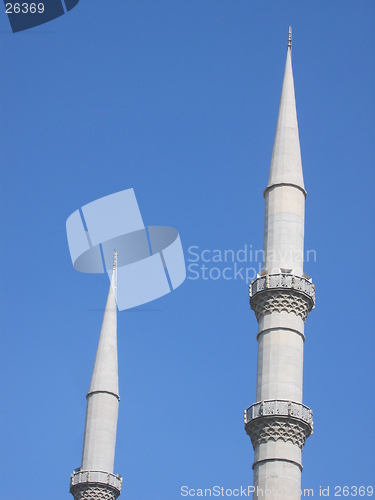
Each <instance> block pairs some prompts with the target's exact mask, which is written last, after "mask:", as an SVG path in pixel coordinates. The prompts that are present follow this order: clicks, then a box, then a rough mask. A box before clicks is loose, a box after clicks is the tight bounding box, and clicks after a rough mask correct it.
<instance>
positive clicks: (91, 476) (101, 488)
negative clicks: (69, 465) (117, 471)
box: [70, 469, 122, 500]
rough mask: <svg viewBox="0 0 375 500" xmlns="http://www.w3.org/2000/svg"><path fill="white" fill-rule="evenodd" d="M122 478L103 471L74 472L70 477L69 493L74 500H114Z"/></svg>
mask: <svg viewBox="0 0 375 500" xmlns="http://www.w3.org/2000/svg"><path fill="white" fill-rule="evenodd" d="M121 487H122V478H121V476H119V475H117V476H116V475H114V474H111V473H109V472H103V471H82V470H80V469H78V470H75V471H74V472H73V474H72V475H71V476H70V493H72V495H73V496H74V500H116V499H117V498H118V497H119V495H120V493H121Z"/></svg>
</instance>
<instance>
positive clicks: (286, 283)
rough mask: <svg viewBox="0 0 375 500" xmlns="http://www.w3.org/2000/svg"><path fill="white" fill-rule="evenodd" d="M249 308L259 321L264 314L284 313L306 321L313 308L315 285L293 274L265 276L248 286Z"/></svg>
mask: <svg viewBox="0 0 375 500" xmlns="http://www.w3.org/2000/svg"><path fill="white" fill-rule="evenodd" d="M249 296H250V306H251V309H253V311H254V312H255V315H256V318H257V320H258V321H259V320H260V318H261V317H262V316H264V315H265V314H269V313H272V312H274V311H276V312H282V311H286V312H288V313H294V314H296V315H297V316H301V318H302V319H303V321H305V320H306V318H307V315H308V313H309V312H310V311H311V309H313V308H314V307H315V285H314V284H313V283H312V281H311V279H308V278H305V277H302V276H295V275H294V274H284V273H279V274H266V275H264V276H259V278H257V279H256V280H255V281H252V282H251V284H250V285H249Z"/></svg>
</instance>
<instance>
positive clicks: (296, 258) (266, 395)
mask: <svg viewBox="0 0 375 500" xmlns="http://www.w3.org/2000/svg"><path fill="white" fill-rule="evenodd" d="M305 197H306V191H305V186H304V183H303V174H302V163H301V152H300V145H299V137H298V124H297V113H296V103H295V96H294V82H293V72H292V31H291V28H289V37H288V49H287V56H286V65H285V74H284V82H283V88H282V93H281V101H280V108H279V116H278V121H277V127H276V135H275V142H274V146H273V152H272V159H271V169H270V176H269V180H268V185H267V187H266V189H265V191H264V198H265V205H266V210H265V227H264V254H263V270H262V272H261V273H260V275H258V277H257V279H256V280H255V281H253V282H252V283H251V285H250V287H249V288H250V305H251V308H252V309H253V311H254V312H255V315H256V318H257V320H258V323H259V329H258V335H257V340H258V371H257V388H256V401H257V402H256V403H255V404H253V405H252V406H250V408H248V409H247V410H245V412H244V421H245V429H246V432H247V434H248V435H249V436H250V438H251V442H252V445H253V448H254V464H253V470H254V497H253V498H257V499H258V498H267V499H268V500H270V499H274V498H277V499H278V500H297V499H298V500H300V492H301V471H302V460H301V459H302V448H303V446H304V444H305V441H306V439H307V437H308V436H309V435H310V434H311V433H312V430H313V422H312V411H311V410H310V409H309V408H308V407H307V406H305V405H303V404H302V376H303V373H302V372H303V346H304V340H305V335H304V322H305V320H306V317H307V315H308V313H309V312H310V311H311V309H312V308H313V307H314V304H315V287H314V285H313V283H312V281H311V279H310V278H309V277H308V276H306V275H305V274H304V273H303V244H304V212H305Z"/></svg>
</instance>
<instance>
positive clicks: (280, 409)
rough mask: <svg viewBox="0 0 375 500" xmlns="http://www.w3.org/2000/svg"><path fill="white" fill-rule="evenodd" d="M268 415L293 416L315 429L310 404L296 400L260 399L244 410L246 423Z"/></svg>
mask: <svg viewBox="0 0 375 500" xmlns="http://www.w3.org/2000/svg"><path fill="white" fill-rule="evenodd" d="M268 416H281V417H292V418H294V419H298V420H301V421H303V422H305V423H306V424H308V425H309V426H310V427H311V431H312V429H313V413H312V410H310V408H309V407H308V406H305V405H304V404H302V403H296V402H295V401H287V400H284V399H272V400H269V401H260V402H258V403H255V404H253V405H251V406H250V407H249V408H247V409H246V410H245V411H244V423H245V425H246V424H248V423H249V422H251V421H252V420H254V419H257V418H260V417H268Z"/></svg>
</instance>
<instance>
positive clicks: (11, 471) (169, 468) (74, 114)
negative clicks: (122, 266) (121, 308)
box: [0, 0, 375, 500]
mask: <svg viewBox="0 0 375 500" xmlns="http://www.w3.org/2000/svg"><path fill="white" fill-rule="evenodd" d="M374 14H375V5H374V3H373V2H372V1H364V0H361V1H358V2H354V1H351V2H349V1H330V2H325V1H315V2H301V1H283V2H270V1H263V2H255V1H251V0H246V1H245V0H236V1H230V0H225V1H224V0H215V1H214V0H189V1H187V0H160V1H155V0H149V1H146V0H142V1H135V0H132V1H125V0H81V1H80V3H79V4H78V6H77V7H76V8H74V9H73V10H72V11H71V12H70V13H69V14H66V15H64V16H63V17H61V18H59V19H57V20H55V21H53V22H51V23H49V24H46V25H44V26H41V27H39V28H36V29H34V30H30V31H26V32H22V33H19V34H12V33H11V30H10V26H9V22H8V19H7V17H6V16H5V14H1V16H0V64H1V75H2V76H1V79H0V86H1V93H0V96H1V97H0V126H1V156H0V158H1V190H2V191H1V213H2V233H1V234H2V243H1V261H2V268H1V277H2V287H1V289H2V297H1V325H2V340H1V358H0V371H1V434H2V435H1V454H0V470H1V474H2V478H1V479H2V483H1V484H2V486H1V496H2V498H4V499H7V500H8V499H9V500H24V499H27V500H34V499H35V500H41V499H43V500H44V499H46V500H47V499H51V498H53V500H63V499H68V498H70V495H69V492H68V486H69V475H70V473H71V471H72V470H73V468H75V467H78V466H79V465H80V461H81V452H82V438H83V429H84V420H85V405H86V400H85V394H86V392H87V390H88V386H89V381H90V377H91V371H92V367H93V362H94V356H95V350H96V345H97V340H98V336H99V332H100V327H101V321H102V314H103V309H104V305H105V301H106V296H107V292H108V279H107V278H106V277H105V276H104V275H101V276H100V275H83V274H80V273H78V272H76V271H74V269H73V267H72V265H71V261H70V257H69V251H68V245H67V241H66V234H65V221H66V219H67V217H68V216H69V215H70V214H71V213H72V212H73V211H74V210H76V209H77V208H79V207H81V206H82V205H84V204H85V203H88V202H90V201H93V200H95V199H97V198H99V197H101V196H105V195H107V194H110V193H113V192H115V191H119V190H121V189H127V188H131V187H132V188H134V190H135V193H136V196H137V200H138V203H139V206H140V208H141V211H142V216H143V219H144V221H145V223H146V224H147V225H171V226H173V227H176V228H177V229H178V231H179V232H180V235H181V240H182V244H183V247H184V251H185V256H186V259H188V258H189V252H188V248H189V247H190V246H198V247H199V251H202V250H205V249H208V250H214V249H220V250H225V249H233V250H235V251H237V250H239V249H241V248H244V246H245V245H248V247H250V245H252V248H253V249H261V248H262V245H263V219H264V200H263V196H262V193H263V189H264V188H265V186H266V184H267V179H268V172H269V164H270V158H271V152H272V144H273V137H274V132H275V126H276V119H277V112H278V105H279V99H280V92H281V84H282V77H283V71H284V64H285V56H286V42H287V33H288V26H289V25H290V24H291V25H292V27H293V68H294V78H295V88H296V99H297V112H298V120H299V128H300V140H301V150H302V162H303V168H304V176H305V185H306V188H307V191H308V195H307V201H306V239H305V245H306V248H307V249H314V250H316V255H317V260H316V262H309V263H307V264H306V266H305V271H306V272H307V273H308V274H310V275H311V276H312V277H313V279H314V282H315V283H316V287H317V305H316V309H315V311H313V312H312V313H311V314H310V315H309V317H308V319H307V322H306V343H305V365H304V403H305V404H307V405H308V406H310V407H311V408H312V409H313V411H314V421H315V429H314V436H313V437H311V438H309V440H308V441H307V444H306V446H305V449H304V453H303V465H304V471H303V474H302V481H303V486H304V487H305V488H307V487H309V488H314V489H315V495H316V496H317V494H318V488H319V485H322V486H327V485H330V487H331V488H333V487H334V486H336V485H339V486H343V485H349V486H352V485H357V486H359V485H365V486H367V485H369V484H371V481H372V480H373V477H374V475H373V471H374V451H373V450H374V433H373V429H374V424H375V422H374V415H375V404H374V378H375V373H374V347H375V341H374V326H373V309H374V307H373V296H374V273H373V253H374V223H373V217H374V212H375V210H374V208H375V207H374V184H375V175H374V160H375V154H374V149H375V148H374V117H375V109H374V107H375V106H374V84H375V77H374V69H375V68H374V46H375V44H374V41H375V34H374V33H375V32H374ZM187 264H189V262H187ZM207 265H208V266H211V267H219V268H221V269H222V268H223V266H224V265H223V264H222V263H221V264H220V263H219V264H215V263H212V262H211V263H208V264H207ZM229 265H231V264H229ZM248 265H249V266H251V265H253V263H249V264H248ZM256 265H257V264H256ZM188 276H189V272H188ZM256 333H257V322H256V319H255V315H254V313H253V312H252V311H250V309H249V305H248V292H247V285H246V283H245V281H244V280H241V279H236V280H234V279H233V280H224V279H218V280H216V281H214V280H204V279H198V280H192V279H187V280H186V281H185V283H184V284H183V285H182V286H181V287H180V288H179V289H177V290H176V291H174V292H173V293H171V294H169V295H167V296H165V297H163V298H161V299H159V300H158V301H156V302H153V303H150V304H147V305H145V306H142V307H139V308H137V309H135V310H133V311H128V312H122V313H120V314H119V318H118V336H119V381H120V394H121V402H120V413H119V422H118V439H117V448H116V460H115V472H119V473H121V474H122V475H123V476H124V486H123V494H122V496H123V497H124V498H126V499H128V500H164V499H168V500H169V499H171V500H174V499H179V498H181V496H180V487H181V486H182V485H188V486H189V487H190V488H208V487H213V486H214V485H219V486H224V487H226V488H236V487H239V486H241V485H243V486H247V485H248V484H252V469H251V464H252V460H253V450H252V447H251V443H250V440H249V438H248V437H247V436H246V434H245V431H244V428H243V422H242V417H243V415H242V412H243V410H244V409H245V408H246V407H247V406H249V405H250V404H252V403H253V402H254V401H255V382H256V356H257V342H256ZM71 498H72V497H71Z"/></svg>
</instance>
